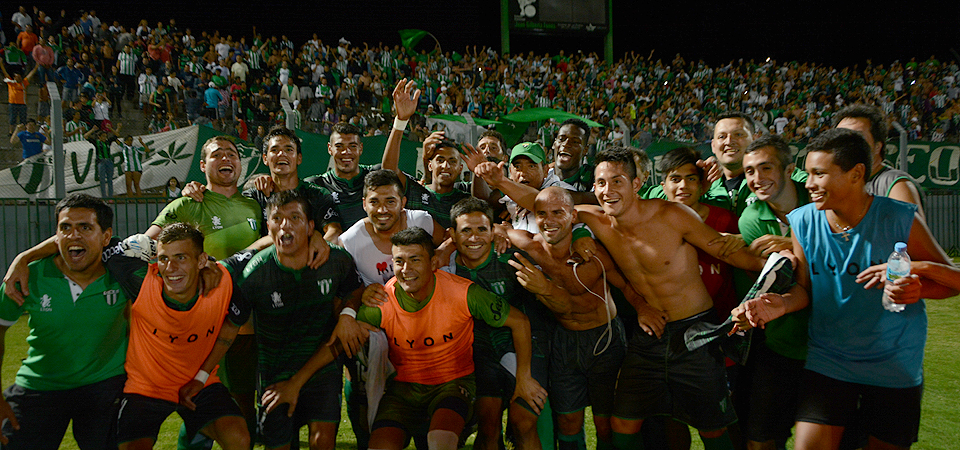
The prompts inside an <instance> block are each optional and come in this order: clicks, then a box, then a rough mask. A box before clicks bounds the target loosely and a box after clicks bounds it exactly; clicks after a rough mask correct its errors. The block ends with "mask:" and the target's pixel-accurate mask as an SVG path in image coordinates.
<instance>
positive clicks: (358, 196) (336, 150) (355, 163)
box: [305, 122, 402, 229]
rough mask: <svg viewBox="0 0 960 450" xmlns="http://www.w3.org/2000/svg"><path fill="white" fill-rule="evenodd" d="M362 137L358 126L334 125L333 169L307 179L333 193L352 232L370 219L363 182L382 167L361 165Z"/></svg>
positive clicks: (330, 149) (331, 150)
mask: <svg viewBox="0 0 960 450" xmlns="http://www.w3.org/2000/svg"><path fill="white" fill-rule="evenodd" d="M361 136H363V131H362V130H361V129H360V128H357V126H356V125H351V124H349V123H347V122H339V123H337V124H336V125H334V126H333V131H332V132H331V133H330V142H328V143H327V153H329V154H330V157H331V158H333V168H332V169H330V170H328V171H327V172H325V173H323V174H321V175H317V176H314V177H310V178H307V179H306V180H305V181H307V182H308V183H313V184H316V185H318V186H321V187H324V188H326V189H327V190H329V191H330V192H332V194H331V195H332V196H333V201H334V203H336V205H337V211H338V212H339V213H340V218H341V219H342V220H343V228H344V229H349V228H350V227H351V226H353V224H355V223H357V222H358V221H360V220H362V219H363V218H364V217H366V216H367V214H366V212H365V211H364V209H363V197H364V196H363V180H364V179H365V178H366V176H367V174H368V173H370V171H372V170H377V169H379V168H380V167H379V164H378V165H374V166H368V165H362V164H360V155H362V154H363V141H362V140H361V139H360V137H361ZM401 192H402V191H401Z"/></svg>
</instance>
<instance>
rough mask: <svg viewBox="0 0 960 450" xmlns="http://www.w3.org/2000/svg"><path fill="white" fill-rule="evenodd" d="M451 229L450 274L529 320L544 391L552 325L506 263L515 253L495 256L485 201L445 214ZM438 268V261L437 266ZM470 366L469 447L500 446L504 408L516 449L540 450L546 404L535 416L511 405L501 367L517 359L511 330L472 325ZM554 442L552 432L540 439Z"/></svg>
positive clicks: (547, 422)
mask: <svg viewBox="0 0 960 450" xmlns="http://www.w3.org/2000/svg"><path fill="white" fill-rule="evenodd" d="M450 215H451V218H452V220H453V227H452V228H451V229H450V235H451V236H452V237H453V242H454V243H455V244H456V248H457V250H456V251H455V252H454V253H453V255H451V258H450V263H449V265H448V266H447V267H449V268H451V269H453V270H454V272H453V273H454V274H455V275H458V276H461V277H463V278H467V279H469V280H471V281H473V282H474V283H477V284H479V285H480V286H481V287H483V288H484V289H486V290H488V291H490V292H493V293H495V294H497V295H498V296H500V297H503V298H504V299H506V300H507V302H508V303H509V304H510V306H512V307H514V308H517V309H518V310H520V311H521V312H523V313H524V314H526V316H527V318H528V319H529V320H530V329H531V338H532V351H533V354H532V355H531V358H532V359H531V362H530V366H531V373H532V375H533V378H534V379H535V380H537V382H538V383H540V385H541V386H547V385H548V383H547V380H548V375H549V374H548V364H549V358H550V347H551V342H550V341H551V339H552V337H553V330H554V328H555V327H556V321H555V320H554V318H553V314H551V313H550V310H549V309H547V308H546V306H544V305H543V303H541V302H539V301H538V300H537V299H536V298H535V297H534V296H533V294H531V293H530V292H529V291H527V290H526V289H525V288H524V287H523V285H521V284H520V281H519V280H517V276H516V275H515V272H516V269H515V268H513V267H512V266H511V265H510V264H509V263H508V261H510V259H511V258H512V257H513V255H515V254H519V251H518V250H517V249H508V250H507V251H506V252H504V253H503V254H499V255H498V254H497V253H496V252H495V251H494V249H493V210H492V209H491V208H490V205H488V204H487V202H485V201H483V200H480V199H478V198H475V197H468V198H466V199H464V200H461V201H459V202H457V203H456V204H455V205H453V208H452V209H451V210H450ZM441 263H442V261H441ZM473 335H474V340H473V361H474V365H475V373H476V378H477V401H476V403H475V407H476V415H477V421H478V430H477V439H476V441H474V447H476V448H478V449H496V448H498V443H499V442H501V439H502V436H501V432H502V430H501V428H502V423H503V410H504V409H507V408H509V415H508V418H507V424H508V426H509V427H510V428H511V430H512V431H513V433H512V434H513V439H514V442H515V443H516V444H517V447H518V448H521V449H528V448H534V449H538V448H540V438H539V436H538V430H542V429H544V428H546V429H547V431H550V430H552V426H553V420H552V417H551V413H550V411H549V410H548V409H547V408H548V406H547V402H545V407H544V411H540V414H538V412H536V411H535V409H534V408H533V407H531V406H530V405H528V404H527V403H526V402H525V401H524V400H523V399H517V401H516V402H511V400H512V396H513V392H514V389H515V387H516V375H515V373H514V372H513V371H511V370H508V369H507V368H506V367H504V364H503V361H504V358H506V359H507V360H509V359H510V358H513V359H514V360H515V358H516V352H515V350H514V348H513V341H512V339H511V337H510V331H509V330H505V329H503V328H493V327H491V326H489V325H487V324H486V322H483V321H481V320H475V321H474V328H473ZM545 438H546V439H547V442H548V443H549V442H552V441H553V434H552V432H550V433H548V434H547V436H545Z"/></svg>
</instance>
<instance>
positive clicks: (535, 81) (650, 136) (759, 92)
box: [2, 6, 960, 148]
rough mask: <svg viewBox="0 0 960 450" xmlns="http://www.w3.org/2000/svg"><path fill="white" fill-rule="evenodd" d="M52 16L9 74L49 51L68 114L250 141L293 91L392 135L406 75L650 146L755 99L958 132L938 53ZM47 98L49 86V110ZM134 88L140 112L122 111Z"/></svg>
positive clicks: (469, 107) (438, 100)
mask: <svg viewBox="0 0 960 450" xmlns="http://www.w3.org/2000/svg"><path fill="white" fill-rule="evenodd" d="M55 16H56V17H52V16H50V15H48V14H45V13H44V12H43V11H40V10H39V9H38V8H37V7H33V8H32V9H28V8H25V7H22V6H21V7H20V9H19V11H18V12H16V13H14V14H13V15H11V16H8V18H7V19H6V20H4V22H5V23H3V25H2V27H3V28H2V29H3V34H4V35H5V36H4V39H6V40H7V43H6V46H5V48H4V49H3V53H4V62H5V63H6V64H7V67H8V71H9V73H11V74H14V73H20V74H27V73H29V71H30V70H31V68H32V67H33V66H34V65H35V64H37V63H38V61H39V64H40V67H39V68H38V69H39V70H38V72H37V73H36V75H35V79H34V80H33V81H34V82H42V81H44V80H51V79H55V80H57V81H58V82H59V83H60V84H61V89H62V90H63V98H64V100H65V101H66V102H65V103H64V107H65V114H64V118H65V121H67V120H71V118H72V117H73V112H76V111H78V112H80V113H81V120H83V121H84V122H86V125H87V126H92V125H103V121H104V120H107V121H108V122H109V119H110V117H111V116H113V117H114V118H123V117H124V114H126V118H128V119H129V118H131V117H133V118H135V120H141V121H142V122H143V123H144V124H145V125H146V126H145V128H147V130H146V131H152V132H156V131H161V130H168V129H172V128H176V127H178V126H182V125H186V124H190V123H208V124H212V125H214V126H216V127H218V128H220V129H222V130H225V131H228V132H232V133H234V134H235V135H237V136H238V137H241V138H243V139H247V140H254V139H255V138H256V136H257V135H260V136H261V137H262V136H263V134H265V132H266V130H267V129H269V127H270V126H271V125H274V124H280V123H284V122H285V120H286V114H285V113H284V110H283V109H282V108H281V101H282V100H288V101H289V102H290V104H291V107H292V108H293V110H295V111H296V112H295V113H294V114H295V115H296V117H295V121H294V122H295V124H297V125H298V126H299V127H300V128H302V129H305V130H307V131H312V132H321V133H326V134H329V133H330V130H331V127H332V126H333V125H334V124H336V123H338V122H342V121H348V122H350V123H352V124H354V125H358V126H360V127H362V128H363V129H365V130H366V132H367V133H368V134H380V133H383V132H385V131H386V130H387V129H388V124H386V123H385V121H384V116H385V115H386V116H389V105H388V103H389V102H388V101H387V98H388V97H389V95H385V92H387V94H389V92H388V91H389V87H390V86H393V85H395V84H396V82H397V81H398V80H399V79H401V78H404V77H406V78H410V79H413V80H415V81H416V82H417V84H418V85H419V87H420V88H421V89H423V90H424V95H423V96H421V101H420V108H419V109H420V112H421V113H422V115H419V116H417V117H419V118H420V119H422V117H423V115H432V114H463V113H466V114H470V115H472V116H474V117H479V118H486V119H497V118H499V117H501V116H503V115H505V114H509V113H512V112H516V111H520V110H523V109H526V108H532V107H552V108H556V109H559V110H563V111H567V112H571V113H575V114H578V115H580V116H581V117H585V118H590V119H592V120H595V121H597V122H600V123H602V124H604V125H605V127H604V128H602V129H601V128H596V131H595V132H594V133H595V136H594V139H595V140H605V141H608V142H616V143H619V142H622V143H624V144H632V145H634V146H637V147H641V148H643V147H645V146H646V144H647V143H649V142H652V141H657V140H667V141H682V142H700V141H705V140H707V139H709V137H710V134H711V127H710V123H709V121H707V120H704V119H705V118H708V117H712V116H714V115H715V114H716V113H717V112H720V111H726V110H740V111H745V112H747V113H748V114H751V115H752V116H753V117H754V118H755V119H756V120H757V122H758V123H759V124H762V125H764V126H765V127H767V129H768V130H769V131H771V132H774V133H777V134H781V135H783V136H784V137H785V138H786V139H787V140H788V141H791V142H806V141H807V140H809V139H810V138H811V137H813V136H815V135H817V134H819V133H820V132H822V131H823V130H825V129H827V128H829V124H830V122H831V115H832V114H833V113H834V112H836V111H838V110H839V109H840V108H842V107H843V106H845V105H849V104H852V103H872V104H876V105H878V106H880V107H881V108H882V110H883V111H884V112H885V113H886V114H887V115H888V116H889V117H891V118H893V119H895V120H896V121H898V122H899V123H900V124H902V125H903V126H904V127H905V128H906V129H907V130H908V131H909V135H910V136H909V137H910V139H913V140H929V141H944V140H956V139H957V138H958V135H960V103H958V102H957V98H958V96H960V87H958V85H957V73H958V72H960V67H958V65H957V64H956V63H955V62H949V63H947V62H940V61H938V60H937V59H935V58H934V57H933V56H931V57H930V58H928V59H926V60H921V61H918V60H917V59H916V58H911V59H910V60H909V61H906V62H902V61H893V62H892V63H889V64H876V63H873V62H871V61H867V63H866V64H864V65H854V66H852V67H840V68H837V67H829V66H824V65H820V64H817V63H815V62H798V61H791V62H778V61H775V60H771V59H767V60H766V61H755V60H743V59H740V60H736V61H730V62H728V63H726V64H708V63H707V62H704V61H703V60H699V61H693V60H687V59H685V58H683V57H682V56H681V55H679V54H678V55H676V56H674V57H673V58H658V57H656V56H655V52H654V51H651V52H650V53H649V54H648V55H641V54H638V53H635V52H632V51H631V52H627V53H626V54H625V55H624V56H623V57H621V58H620V59H619V60H617V61H616V62H615V63H613V64H607V63H605V62H604V61H603V59H602V58H600V57H599V56H598V55H597V54H596V53H592V52H591V53H584V52H580V51H577V52H574V53H569V52H564V51H562V50H561V51H560V52H559V53H558V54H554V55H552V54H549V53H545V54H535V53H533V52H530V53H529V54H499V53H498V52H497V51H496V50H494V49H492V48H489V47H483V48H480V47H477V46H474V47H472V48H469V47H468V48H466V49H465V50H464V51H463V52H445V53H440V52H428V51H427V50H420V51H419V52H414V51H411V50H408V49H405V48H401V47H400V46H399V45H394V46H393V47H390V46H389V45H385V44H383V43H380V44H378V45H376V46H372V45H370V44H368V43H360V44H354V43H351V42H350V41H348V40H346V39H343V38H341V39H340V40H339V42H337V43H335V44H331V43H324V42H323V41H321V40H320V39H319V38H318V37H317V35H316V34H314V35H313V38H312V39H309V40H307V41H306V42H304V43H294V41H293V40H291V39H290V38H289V37H287V36H286V35H281V36H279V37H278V36H269V37H265V36H263V35H261V34H260V33H259V32H257V30H256V27H254V28H253V30H252V33H251V35H249V36H232V35H226V36H224V35H221V34H220V33H219V32H217V31H201V32H199V33H197V32H196V31H194V30H191V29H184V28H181V27H179V26H177V23H176V21H175V20H174V19H171V20H170V21H169V22H168V23H162V22H157V23H156V24H155V25H152V24H151V22H149V21H147V20H146V19H144V20H141V21H140V23H139V24H137V26H135V27H134V26H131V25H132V24H120V23H119V22H117V21H111V20H110V19H109V18H107V19H106V20H102V19H101V18H100V17H99V16H97V12H96V11H92V10H91V11H80V12H79V13H78V14H71V13H70V12H68V11H66V10H63V11H60V13H59V14H57V15H55ZM47 97H49V96H48V95H44V94H40V96H39V100H38V101H39V102H40V103H41V105H40V109H39V110H38V116H40V117H38V119H40V121H41V122H42V121H43V119H44V117H43V116H44V115H45V114H46V110H47V109H48V108H47V107H45V106H44V105H43V102H45V101H46V102H49V99H48V98H47ZM124 99H126V100H127V101H128V102H132V104H133V105H135V107H137V108H138V109H139V110H140V112H133V113H131V112H130V111H125V109H129V108H130V106H127V108H124V107H123V103H124ZM106 104H109V105H110V106H107V107H104V106H103V105H106ZM109 110H112V111H109ZM32 111H34V109H33V107H32V106H31V112H32ZM136 114H142V118H140V117H137V116H136ZM415 125H418V126H414V127H413V128H412V130H411V131H412V134H413V136H411V138H417V139H419V140H423V139H424V138H425V137H426V135H427V134H429V131H430V130H427V129H425V128H424V122H423V120H420V121H419V122H415ZM261 126H262V127H263V128H262V129H260V128H259V127H261ZM556 128H557V126H556V124H552V123H548V124H545V128H544V129H542V130H540V131H541V132H540V133H539V134H540V135H541V136H543V139H550V136H552V135H553V134H555V132H556ZM11 129H12V127H11ZM258 130H259V131H258ZM546 144H548V145H549V142H546Z"/></svg>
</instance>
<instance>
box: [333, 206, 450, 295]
mask: <svg viewBox="0 0 960 450" xmlns="http://www.w3.org/2000/svg"><path fill="white" fill-rule="evenodd" d="M404 213H406V215H407V227H420V228H423V229H424V230H426V231H427V233H430V234H433V217H432V216H431V215H430V213H428V212H426V211H419V210H413V209H406V210H404ZM340 242H341V243H342V244H343V248H344V249H345V250H346V251H347V253H349V254H350V256H352V257H353V261H354V262H355V263H356V264H357V272H359V273H360V278H362V279H363V284H364V285H365V286H369V285H371V284H375V283H376V284H386V283H387V281H390V278H393V255H391V254H387V253H383V252H381V251H380V249H378V248H377V246H376V245H375V244H374V243H373V238H372V237H370V233H369V232H368V231H367V226H366V224H365V223H364V221H362V220H361V221H358V222H357V223H355V224H353V226H352V227H350V228H349V229H347V231H345V232H344V233H343V234H341V235H340Z"/></svg>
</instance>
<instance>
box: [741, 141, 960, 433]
mask: <svg viewBox="0 0 960 450" xmlns="http://www.w3.org/2000/svg"><path fill="white" fill-rule="evenodd" d="M807 150H808V155H807V159H806V170H807V173H809V174H810V175H809V178H808V179H807V182H806V188H807V190H808V191H809V192H810V200H811V203H810V204H807V205H805V206H802V207H800V208H797V209H795V210H794V211H792V212H791V213H790V214H788V215H787V217H788V220H789V222H790V224H791V225H792V230H793V237H792V239H793V253H794V254H795V255H796V256H797V259H798V260H799V261H798V264H797V268H796V277H797V285H796V286H794V287H793V288H792V289H791V291H790V292H789V293H787V294H785V295H782V296H781V295H776V294H764V295H762V296H761V297H759V298H756V299H753V300H750V301H748V302H746V303H745V304H744V305H742V306H740V307H739V308H737V309H736V310H734V313H735V317H737V319H738V323H739V324H741V325H742V326H744V327H749V326H761V327H762V326H764V325H765V324H766V323H768V322H770V321H771V320H773V319H774V318H777V317H780V316H782V315H783V314H785V313H788V312H792V311H798V310H800V309H802V308H804V307H805V306H806V305H808V304H810V305H811V306H812V312H811V317H810V324H809V334H810V340H809V347H808V355H807V363H806V367H805V370H804V373H803V375H802V381H801V386H802V388H801V393H800V402H799V406H798V411H797V426H796V448H797V449H812V448H817V449H820V448H831V449H836V448H838V447H839V444H840V439H841V437H842V436H843V431H844V429H845V428H846V427H847V426H848V425H849V424H850V423H851V422H850V419H851V417H853V416H854V414H857V415H859V416H860V419H861V420H862V422H861V423H862V424H863V425H864V427H865V430H864V431H866V432H867V433H868V434H869V441H868V443H867V448H868V449H869V448H884V449H886V448H909V447H910V445H911V444H912V443H914V442H916V441H917V432H918V429H919V426H920V398H921V395H922V391H923V374H922V367H923V348H924V345H925V343H926V335H927V316H926V310H925V307H924V303H923V301H922V300H921V298H946V297H950V296H953V295H956V293H957V291H956V290H954V289H950V288H947V287H944V286H942V285H940V284H938V283H937V282H936V281H935V280H932V279H928V278H922V277H920V276H917V275H911V276H910V277H904V278H902V279H900V280H897V282H896V284H894V285H892V286H890V287H887V288H886V289H887V291H888V293H890V295H891V298H892V299H893V300H894V301H895V302H896V303H902V304H906V308H905V310H904V311H903V312H901V313H892V312H888V311H886V310H884V309H883V306H881V300H880V298H881V296H882V292H883V291H881V290H880V289H870V288H873V287H875V286H877V285H880V286H881V287H882V283H881V282H882V281H883V276H884V272H883V271H880V270H870V271H866V269H867V268H869V267H871V266H874V265H876V264H880V263H883V262H884V261H885V260H886V258H887V256H888V255H889V254H890V252H891V251H893V247H894V244H895V243H896V242H906V243H907V251H908V252H909V253H910V255H911V256H912V257H913V258H914V259H916V260H918V261H925V260H929V261H933V262H937V263H943V264H951V263H950V260H949V259H948V258H947V255H946V254H945V253H944V252H943V249H941V248H940V246H939V244H937V242H936V241H935V240H934V239H933V237H932V236H931V234H930V230H929V229H928V228H927V225H926V223H924V222H923V220H922V219H920V218H919V217H918V216H917V214H916V210H917V208H916V206H915V205H912V204H908V203H904V202H900V201H897V200H891V199H889V198H886V197H880V196H873V195H871V194H869V193H867V191H866V189H865V188H864V185H865V182H866V180H867V179H868V177H869V175H870V174H869V168H870V167H871V157H872V155H871V152H870V147H869V145H868V144H867V142H866V140H864V138H863V136H862V135H861V134H860V133H859V132H856V131H852V130H846V129H834V130H829V131H827V132H825V133H823V134H822V135H820V136H818V137H817V138H816V139H814V140H813V141H812V142H811V143H810V145H808V146H807ZM864 283H865V284H864ZM865 288H867V289H865ZM858 408H859V411H857V409H858ZM824 443H827V444H828V445H826V446H824Z"/></svg>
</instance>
